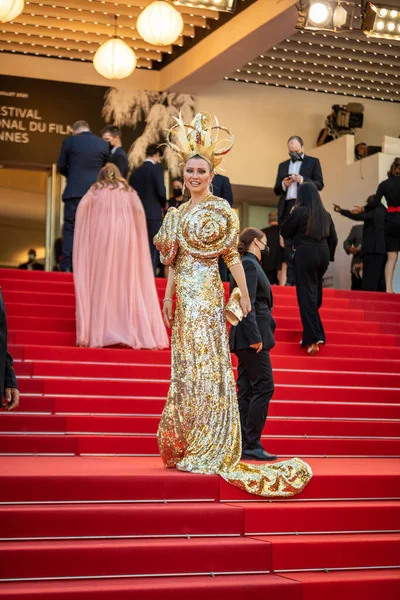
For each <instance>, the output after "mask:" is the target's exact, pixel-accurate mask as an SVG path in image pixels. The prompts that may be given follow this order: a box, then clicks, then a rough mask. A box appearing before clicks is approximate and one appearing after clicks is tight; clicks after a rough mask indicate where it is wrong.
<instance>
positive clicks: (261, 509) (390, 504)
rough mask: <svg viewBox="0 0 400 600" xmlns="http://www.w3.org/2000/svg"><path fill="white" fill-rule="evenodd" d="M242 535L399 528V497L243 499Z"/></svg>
mask: <svg viewBox="0 0 400 600" xmlns="http://www.w3.org/2000/svg"><path fill="white" fill-rule="evenodd" d="M230 506H237V507H241V508H242V509H243V510H244V533H245V535H255V534H262V535H268V534H271V533H274V534H288V533H291V534H300V533H317V532H321V533H350V532H371V531H381V532H382V531H395V530H397V531H400V500H374V501H367V500H358V501H357V500H353V501H329V500H328V501H325V502H295V503H293V502H292V503H288V502H272V503H269V504H266V503H263V502H245V503H243V504H234V505H230Z"/></svg>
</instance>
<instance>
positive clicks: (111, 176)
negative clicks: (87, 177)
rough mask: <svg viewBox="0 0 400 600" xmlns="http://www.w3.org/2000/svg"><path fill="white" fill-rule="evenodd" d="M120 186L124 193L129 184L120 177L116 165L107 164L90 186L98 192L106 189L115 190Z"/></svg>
mask: <svg viewBox="0 0 400 600" xmlns="http://www.w3.org/2000/svg"><path fill="white" fill-rule="evenodd" d="M119 184H121V185H122V186H123V188H124V190H125V191H128V190H129V189H130V188H129V184H128V182H127V181H126V179H124V178H123V177H122V175H121V171H120V170H119V169H118V167H117V166H116V165H113V164H112V163H107V164H106V165H105V166H104V167H103V168H102V169H101V171H100V173H99V174H98V176H97V181H96V183H94V184H93V185H92V189H93V190H100V189H104V188H106V187H111V188H113V189H116V188H118V187H119Z"/></svg>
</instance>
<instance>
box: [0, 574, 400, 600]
mask: <svg viewBox="0 0 400 600" xmlns="http://www.w3.org/2000/svg"><path fill="white" fill-rule="evenodd" d="M1 586H2V598H3V600H53V599H54V598H60V600H128V599H129V600H131V599H132V598H135V600H136V599H137V600H160V599H162V600H188V594H190V600H204V599H205V598H207V600H225V599H227V598H229V600H253V599H254V600H255V599H257V598H270V597H271V598H273V597H279V600H303V596H302V586H301V584H300V583H299V582H297V581H292V580H290V579H288V578H286V577H279V576H277V575H272V574H268V575H265V574H263V575H217V576H215V574H207V575H204V576H192V577H188V576H186V577H185V576H182V577H153V578H152V577H149V578H133V579H128V578H125V579H112V580H107V579H106V580H99V579H94V580H82V581H73V580H70V581H49V582H26V583H2V584H1ZM386 598H387V599H388V600H394V599H392V598H389V597H388V596H387V597H386Z"/></svg>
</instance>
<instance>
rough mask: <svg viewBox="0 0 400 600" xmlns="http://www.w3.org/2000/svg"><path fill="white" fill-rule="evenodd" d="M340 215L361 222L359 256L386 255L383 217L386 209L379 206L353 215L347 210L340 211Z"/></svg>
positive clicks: (381, 205)
mask: <svg viewBox="0 0 400 600" xmlns="http://www.w3.org/2000/svg"><path fill="white" fill-rule="evenodd" d="M340 214H341V215H343V216H344V217H348V218H349V219H352V221H363V222H364V230H363V237H362V249H361V256H364V254H386V244H385V216H386V208H385V207H384V206H383V204H380V205H379V206H378V207H377V208H374V209H372V210H368V211H364V212H362V213H360V214H359V215H353V214H352V213H351V212H350V211H349V210H341V211H340Z"/></svg>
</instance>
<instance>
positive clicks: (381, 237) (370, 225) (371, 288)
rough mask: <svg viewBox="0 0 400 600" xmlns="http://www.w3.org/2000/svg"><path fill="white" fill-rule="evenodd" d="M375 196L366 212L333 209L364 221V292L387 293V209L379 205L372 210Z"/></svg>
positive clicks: (366, 207) (348, 216) (362, 248)
mask: <svg viewBox="0 0 400 600" xmlns="http://www.w3.org/2000/svg"><path fill="white" fill-rule="evenodd" d="M374 201H375V196H370V197H369V198H368V200H367V202H366V204H365V207H364V210H363V211H362V212H359V211H358V210H357V209H354V210H351V211H350V210H343V209H342V208H340V206H338V205H337V204H334V205H333V207H334V209H335V212H338V213H340V214H341V215H343V216H344V217H347V218H348V219H352V220H353V221H363V222H364V228H363V237H362V246H361V254H360V256H361V258H362V262H363V276H362V289H363V290H364V292H385V291H386V286H385V263H386V246H385V215H386V208H385V207H384V206H383V204H379V206H377V207H376V208H371V205H372V204H373V203H374Z"/></svg>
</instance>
